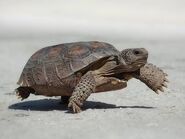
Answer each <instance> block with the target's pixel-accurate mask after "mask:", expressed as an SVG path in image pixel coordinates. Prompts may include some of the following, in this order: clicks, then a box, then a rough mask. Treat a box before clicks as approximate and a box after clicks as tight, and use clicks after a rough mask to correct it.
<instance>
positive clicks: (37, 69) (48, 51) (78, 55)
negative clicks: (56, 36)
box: [18, 41, 120, 86]
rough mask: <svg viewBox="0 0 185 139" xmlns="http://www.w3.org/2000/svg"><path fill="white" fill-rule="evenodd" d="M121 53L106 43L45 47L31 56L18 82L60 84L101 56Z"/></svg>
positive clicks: (24, 83) (22, 83)
mask: <svg viewBox="0 0 185 139" xmlns="http://www.w3.org/2000/svg"><path fill="white" fill-rule="evenodd" d="M119 53H120V52H119V51H118V50H117V49H115V48H114V47H113V46H112V45H110V44H108V43H104V42H95V41H91V42H75V43H65V44H60V45H55V46H50V47H45V48H42V49H41V50H39V51H37V52H36V53H35V54H33V55H32V56H31V58H30V59H29V60H28V62H27V64H26V65H25V67H24V69H23V72H22V74H21V77H20V79H19V81H18V84H19V85H20V86H34V85H48V86H60V85H61V84H62V80H63V79H64V78H65V79H66V78H69V77H70V76H71V75H72V74H74V73H76V72H78V71H80V70H82V69H83V68H85V67H87V66H89V65H90V64H92V63H96V61H98V60H99V59H102V58H104V57H107V56H112V55H118V54H119Z"/></svg>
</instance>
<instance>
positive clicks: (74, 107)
mask: <svg viewBox="0 0 185 139" xmlns="http://www.w3.org/2000/svg"><path fill="white" fill-rule="evenodd" d="M68 108H71V109H72V111H73V113H80V112H81V111H82V110H81V108H80V106H78V103H76V102H74V101H70V102H69V104H68Z"/></svg>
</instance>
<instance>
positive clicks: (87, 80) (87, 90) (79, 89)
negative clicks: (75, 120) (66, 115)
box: [68, 71, 96, 113]
mask: <svg viewBox="0 0 185 139" xmlns="http://www.w3.org/2000/svg"><path fill="white" fill-rule="evenodd" d="M95 87H96V82H95V77H94V75H93V72H92V71H89V72H87V73H86V74H85V75H83V76H82V78H81V80H80V81H79V83H78V84H77V85H76V87H75V89H74V91H73V93H72V96H71V97H70V99H69V104H68V107H69V108H72V110H73V112H74V113H79V112H80V111H81V106H82V105H83V103H84V101H85V100H86V99H87V98H88V97H89V96H90V94H91V93H94V92H95Z"/></svg>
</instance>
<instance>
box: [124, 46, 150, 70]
mask: <svg viewBox="0 0 185 139" xmlns="http://www.w3.org/2000/svg"><path fill="white" fill-rule="evenodd" d="M121 57H122V58H123V59H124V61H125V63H126V65H128V67H129V70H130V71H136V70H138V69H140V68H141V67H143V66H144V65H145V64H146V63H147V59H148V51H147V50H146V49H145V48H132V49H125V50H123V51H122V52H121Z"/></svg>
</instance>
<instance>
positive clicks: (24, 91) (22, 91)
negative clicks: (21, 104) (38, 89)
mask: <svg viewBox="0 0 185 139" xmlns="http://www.w3.org/2000/svg"><path fill="white" fill-rule="evenodd" d="M15 91H16V95H17V96H18V98H21V100H24V99H26V98H28V97H29V95H30V93H32V94H33V93H35V90H34V89H33V88H31V87H18V88H17V89H16V90H15Z"/></svg>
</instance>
